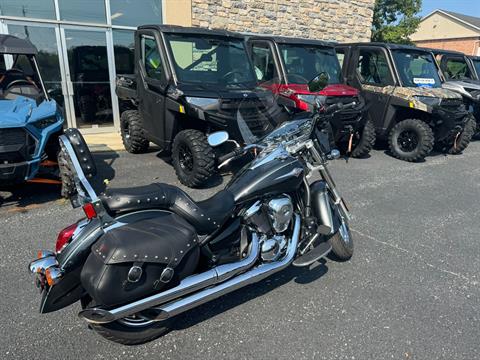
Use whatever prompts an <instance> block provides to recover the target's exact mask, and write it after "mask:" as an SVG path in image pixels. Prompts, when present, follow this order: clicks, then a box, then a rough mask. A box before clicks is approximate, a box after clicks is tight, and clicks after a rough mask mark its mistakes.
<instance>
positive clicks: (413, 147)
mask: <svg viewBox="0 0 480 360" xmlns="http://www.w3.org/2000/svg"><path fill="white" fill-rule="evenodd" d="M434 142H435V137H434V135H433V131H432V129H431V128H430V126H428V125H427V124H426V123H425V122H424V121H422V120H419V119H406V120H403V121H400V122H399V123H398V124H396V125H395V126H394V127H393V129H392V130H391V131H390V134H389V136H388V144H389V147H390V151H391V152H392V155H393V156H394V157H396V158H397V159H400V160H404V161H410V162H418V161H422V160H423V159H425V157H426V156H427V155H428V154H430V152H431V151H432V149H433V145H434Z"/></svg>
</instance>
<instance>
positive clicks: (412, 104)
mask: <svg viewBox="0 0 480 360" xmlns="http://www.w3.org/2000/svg"><path fill="white" fill-rule="evenodd" d="M362 89H363V90H367V91H372V92H377V93H382V94H388V95H389V96H394V97H396V98H398V99H401V100H404V101H405V106H407V107H409V108H412V109H416V110H421V111H425V112H428V113H431V112H432V110H433V107H432V106H430V105H428V104H425V103H424V102H422V101H420V100H418V99H417V98H415V97H416V96H425V97H435V98H438V99H459V100H461V99H462V97H461V96H460V95H459V94H458V93H456V92H453V91H451V90H448V89H442V88H428V87H399V86H390V85H389V86H384V87H379V86H372V85H362Z"/></svg>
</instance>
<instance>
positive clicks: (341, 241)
mask: <svg viewBox="0 0 480 360" xmlns="http://www.w3.org/2000/svg"><path fill="white" fill-rule="evenodd" d="M328 241H329V242H330V245H331V246H332V252H333V255H334V257H335V259H336V260H339V261H347V260H350V258H351V257H352V255H353V238H352V234H351V233H350V228H349V227H348V224H347V223H346V222H345V221H344V220H342V224H341V225H340V228H339V229H338V231H337V232H336V233H335V234H334V235H333V236H332V237H331V238H330V239H329V240H328Z"/></svg>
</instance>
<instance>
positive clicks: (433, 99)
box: [413, 96, 442, 106]
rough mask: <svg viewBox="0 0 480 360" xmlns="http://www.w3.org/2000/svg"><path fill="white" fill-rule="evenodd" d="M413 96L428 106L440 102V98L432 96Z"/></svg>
mask: <svg viewBox="0 0 480 360" xmlns="http://www.w3.org/2000/svg"><path fill="white" fill-rule="evenodd" d="M413 98H414V99H415V100H418V101H420V102H422V103H424V104H426V105H428V106H437V105H440V103H441V102H442V99H440V98H437V97H433V96H414V97H413Z"/></svg>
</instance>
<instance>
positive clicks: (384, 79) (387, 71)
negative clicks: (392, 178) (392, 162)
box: [336, 43, 476, 161]
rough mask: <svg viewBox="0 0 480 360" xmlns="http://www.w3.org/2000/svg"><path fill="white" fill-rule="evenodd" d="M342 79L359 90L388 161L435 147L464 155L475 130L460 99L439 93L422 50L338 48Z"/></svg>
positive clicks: (414, 157)
mask: <svg viewBox="0 0 480 360" xmlns="http://www.w3.org/2000/svg"><path fill="white" fill-rule="evenodd" d="M336 50H337V53H338V54H339V55H341V56H342V58H343V74H344V77H345V78H346V79H347V82H348V84H349V85H352V86H355V87H356V88H357V89H359V90H361V91H362V94H363V95H364V96H365V99H366V101H367V103H368V104H369V116H370V118H371V119H372V121H373V123H374V125H375V129H376V132H377V137H380V138H382V139H386V140H388V144H389V148H390V151H391V153H392V155H393V156H395V157H396V158H398V159H401V160H405V161H422V160H423V159H424V158H425V157H426V156H427V155H428V154H429V153H430V152H431V151H432V149H433V147H434V145H436V147H437V148H438V149H439V150H441V151H444V152H448V153H451V154H458V153H460V152H461V151H463V150H464V149H465V148H466V147H467V146H468V144H469V143H470V140H471V138H472V135H473V132H474V131H475V126H476V125H475V122H474V120H472V119H471V117H470V116H469V113H468V111H467V110H466V108H465V105H464V104H463V100H462V97H461V96H460V95H459V94H458V93H456V92H454V91H451V90H448V89H444V88H442V85H443V84H442V80H441V78H440V69H439V68H438V66H437V63H436V62H435V59H434V57H433V55H432V54H431V53H430V52H429V51H427V50H424V49H419V48H416V47H413V46H407V45H394V44H385V43H353V44H339V45H337V46H336Z"/></svg>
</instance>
